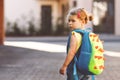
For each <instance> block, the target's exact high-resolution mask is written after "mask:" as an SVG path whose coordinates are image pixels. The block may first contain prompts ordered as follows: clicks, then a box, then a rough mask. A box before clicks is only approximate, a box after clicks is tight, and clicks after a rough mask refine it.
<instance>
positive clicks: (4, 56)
mask: <svg viewBox="0 0 120 80" xmlns="http://www.w3.org/2000/svg"><path fill="white" fill-rule="evenodd" d="M51 40H52V39H51ZM58 40H59V39H58ZM65 40H66V39H64V40H63V41H65ZM52 42H54V43H52ZM64 43H65V42H64ZM64 43H60V44H58V43H57V42H55V41H51V42H47V41H44V39H43V42H40V41H37V39H36V41H34V40H32V41H30V40H24V39H23V41H20V40H16V41H15V40H7V41H5V46H0V80H65V77H66V76H61V75H60V74H59V73H58V71H59V68H60V66H61V65H62V63H63V61H64V58H65V52H66V46H65V44H64ZM108 46H109V45H108ZM105 57H106V62H105V66H106V67H105V70H104V72H103V73H102V74H101V75H99V76H96V80H119V79H120V76H119V72H120V68H119V67H120V63H119V61H120V53H119V52H118V51H105Z"/></svg>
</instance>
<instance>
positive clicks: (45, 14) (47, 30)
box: [41, 5, 52, 35]
mask: <svg viewBox="0 0 120 80" xmlns="http://www.w3.org/2000/svg"><path fill="white" fill-rule="evenodd" d="M51 13H52V9H51V6H48V5H47V6H42V13H41V17H42V18H41V20H42V21H41V34H42V35H50V34H51V33H52V23H51V20H52V15H51Z"/></svg>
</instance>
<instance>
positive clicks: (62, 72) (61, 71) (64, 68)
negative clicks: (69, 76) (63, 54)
mask: <svg viewBox="0 0 120 80" xmlns="http://www.w3.org/2000/svg"><path fill="white" fill-rule="evenodd" d="M66 69H67V67H64V66H63V67H61V68H60V71H59V73H60V74H62V75H65V73H66Z"/></svg>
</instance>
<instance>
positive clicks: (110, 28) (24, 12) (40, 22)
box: [4, 0, 120, 35]
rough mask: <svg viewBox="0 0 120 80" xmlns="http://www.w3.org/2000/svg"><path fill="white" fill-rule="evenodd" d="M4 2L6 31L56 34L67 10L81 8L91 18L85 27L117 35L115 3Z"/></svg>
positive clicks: (75, 0) (108, 0) (70, 0)
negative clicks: (88, 13)
mask: <svg viewBox="0 0 120 80" xmlns="http://www.w3.org/2000/svg"><path fill="white" fill-rule="evenodd" d="M4 3H5V7H4V12H5V18H4V19H5V30H6V32H12V31H16V32H17V33H18V32H20V31H22V32H24V33H25V34H30V32H32V34H35V33H33V32H40V34H41V33H42V34H46V35H47V34H53V32H59V33H60V32H61V31H62V30H63V29H64V28H65V18H66V14H67V13H68V11H69V10H70V9H71V8H74V7H82V8H85V9H86V10H87V11H88V12H91V13H93V15H94V22H93V24H92V23H89V24H88V27H91V26H95V27H94V31H95V32H99V33H101V32H102V33H111V34H115V35H120V31H119V30H120V28H119V25H120V22H119V16H120V11H119V10H118V9H119V3H120V1H119V0H4ZM17 27H18V28H17ZM13 29H14V30H13ZM18 29H20V30H18ZM46 31H47V32H46ZM19 34H20V33H19Z"/></svg>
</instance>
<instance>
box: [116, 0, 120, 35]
mask: <svg viewBox="0 0 120 80" xmlns="http://www.w3.org/2000/svg"><path fill="white" fill-rule="evenodd" d="M119 7H120V0H115V35H120V9H119Z"/></svg>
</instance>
